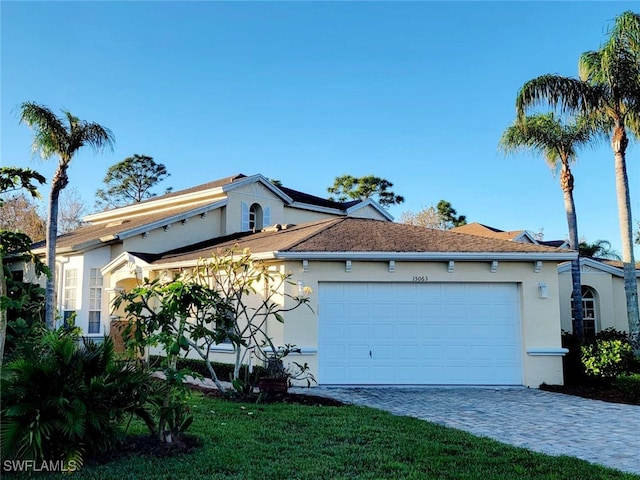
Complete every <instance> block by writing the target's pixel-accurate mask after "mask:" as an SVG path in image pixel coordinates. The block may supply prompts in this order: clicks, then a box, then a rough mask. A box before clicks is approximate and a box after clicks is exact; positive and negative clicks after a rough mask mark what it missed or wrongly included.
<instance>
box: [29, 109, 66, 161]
mask: <svg viewBox="0 0 640 480" xmlns="http://www.w3.org/2000/svg"><path fill="white" fill-rule="evenodd" d="M20 123H24V124H26V125H27V126H29V127H30V128H31V129H32V130H34V133H35V134H34V137H33V143H32V151H33V153H34V155H35V154H37V153H39V154H40V156H41V157H42V158H43V159H44V160H46V159H48V158H50V157H51V156H53V155H55V154H56V153H58V152H59V151H61V150H63V149H65V147H66V144H67V139H68V133H67V130H66V128H65V126H64V124H63V123H62V121H61V120H60V118H58V117H57V116H56V115H55V114H54V113H53V112H52V111H51V110H50V109H49V108H48V107H46V106H44V105H39V104H37V103H34V102H24V103H23V104H22V105H21V106H20Z"/></svg>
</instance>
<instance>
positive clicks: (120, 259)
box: [100, 252, 150, 277]
mask: <svg viewBox="0 0 640 480" xmlns="http://www.w3.org/2000/svg"><path fill="white" fill-rule="evenodd" d="M127 263H132V264H134V265H135V266H136V267H149V266H150V265H149V264H148V263H147V262H145V261H144V260H142V259H140V258H138V257H136V256H135V255H131V254H130V253H129V252H122V253H121V254H120V255H118V256H117V257H116V258H114V259H113V260H111V261H110V262H109V263H107V264H106V265H105V266H104V267H102V268H101V269H100V273H101V274H102V276H103V277H104V276H105V275H107V274H111V273H112V272H113V271H115V270H117V269H118V268H120V267H121V266H122V265H125V264H127Z"/></svg>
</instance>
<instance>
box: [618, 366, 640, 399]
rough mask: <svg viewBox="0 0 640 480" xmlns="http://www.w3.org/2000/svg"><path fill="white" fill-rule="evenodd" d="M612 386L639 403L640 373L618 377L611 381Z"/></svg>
mask: <svg viewBox="0 0 640 480" xmlns="http://www.w3.org/2000/svg"><path fill="white" fill-rule="evenodd" d="M613 386H614V387H616V388H617V389H618V390H620V391H622V392H624V393H626V394H627V395H629V396H630V397H631V398H632V399H633V400H635V401H638V402H640V373H632V374H629V375H620V376H619V377H618V378H616V379H615V380H614V381H613Z"/></svg>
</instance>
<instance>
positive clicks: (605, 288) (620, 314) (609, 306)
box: [558, 266, 640, 332]
mask: <svg viewBox="0 0 640 480" xmlns="http://www.w3.org/2000/svg"><path fill="white" fill-rule="evenodd" d="M558 277H559V280H558V281H559V284H560V318H561V322H562V330H565V331H567V332H572V331H573V325H572V322H571V294H572V290H573V289H572V285H571V272H562V273H560V274H559V275H558ZM580 280H581V282H582V285H586V286H588V287H591V288H592V289H593V290H595V292H596V296H597V297H596V300H597V316H598V319H597V320H598V323H597V330H598V331H600V330H604V329H605V328H615V329H616V330H621V331H625V332H626V331H628V330H629V322H628V321H627V300H626V297H625V293H624V279H623V278H622V277H618V276H616V275H612V274H611V273H608V272H603V271H600V270H596V269H594V268H589V267H587V268H585V267H584V266H583V268H582V271H581V275H580ZM638 291H639V292H640V282H639V286H638Z"/></svg>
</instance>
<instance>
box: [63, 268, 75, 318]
mask: <svg viewBox="0 0 640 480" xmlns="http://www.w3.org/2000/svg"><path fill="white" fill-rule="evenodd" d="M77 295H78V269H77V268H69V269H68V270H66V271H65V272H64V291H63V298H62V318H64V324H65V325H67V321H68V320H69V318H71V316H72V315H73V314H74V313H76V299H77Z"/></svg>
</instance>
